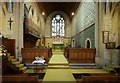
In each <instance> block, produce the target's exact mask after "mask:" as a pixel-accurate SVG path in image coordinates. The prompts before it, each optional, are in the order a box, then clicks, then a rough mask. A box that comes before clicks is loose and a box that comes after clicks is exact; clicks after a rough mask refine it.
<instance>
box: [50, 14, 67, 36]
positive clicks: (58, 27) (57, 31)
mask: <svg viewBox="0 0 120 83" xmlns="http://www.w3.org/2000/svg"><path fill="white" fill-rule="evenodd" d="M64 26H65V24H64V19H63V18H62V17H61V16H60V15H56V16H55V17H54V18H53V19H52V36H57V35H59V36H64Z"/></svg>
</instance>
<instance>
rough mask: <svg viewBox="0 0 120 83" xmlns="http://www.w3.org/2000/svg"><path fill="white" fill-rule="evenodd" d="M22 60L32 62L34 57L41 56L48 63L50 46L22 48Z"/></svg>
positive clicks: (50, 51) (50, 52)
mask: <svg viewBox="0 0 120 83" xmlns="http://www.w3.org/2000/svg"><path fill="white" fill-rule="evenodd" d="M21 51H22V61H23V63H32V62H33V61H34V60H35V57H41V56H43V57H44V59H45V60H46V63H48V61H49V58H50V57H51V55H52V48H22V50H21Z"/></svg>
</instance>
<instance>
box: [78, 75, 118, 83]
mask: <svg viewBox="0 0 120 83" xmlns="http://www.w3.org/2000/svg"><path fill="white" fill-rule="evenodd" d="M119 80H120V77H119V76H84V77H82V79H81V81H80V82H79V81H78V82H77V83H97V82H98V83H119Z"/></svg>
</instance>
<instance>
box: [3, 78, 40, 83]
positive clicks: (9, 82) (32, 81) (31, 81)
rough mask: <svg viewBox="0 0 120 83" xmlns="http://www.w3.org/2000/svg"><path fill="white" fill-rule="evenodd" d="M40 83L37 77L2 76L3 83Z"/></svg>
mask: <svg viewBox="0 0 120 83" xmlns="http://www.w3.org/2000/svg"><path fill="white" fill-rule="evenodd" d="M13 82H15V83H22V82H25V83H40V81H39V79H38V77H37V76H2V83H13Z"/></svg>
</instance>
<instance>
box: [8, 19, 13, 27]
mask: <svg viewBox="0 0 120 83" xmlns="http://www.w3.org/2000/svg"><path fill="white" fill-rule="evenodd" d="M8 22H9V26H10V29H11V24H12V22H13V20H12V19H11V18H10V20H8Z"/></svg>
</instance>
